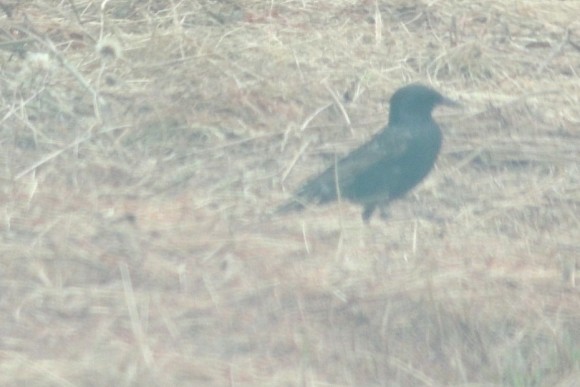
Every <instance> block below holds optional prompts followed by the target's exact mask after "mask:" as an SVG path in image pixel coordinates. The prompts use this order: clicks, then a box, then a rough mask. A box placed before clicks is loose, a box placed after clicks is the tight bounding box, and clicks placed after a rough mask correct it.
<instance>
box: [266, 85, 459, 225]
mask: <svg viewBox="0 0 580 387" xmlns="http://www.w3.org/2000/svg"><path fill="white" fill-rule="evenodd" d="M437 105H448V106H457V105H458V104H457V103H456V102H454V101H452V100H450V99H448V98H446V97H444V96H442V95H441V94H439V93H438V92H436V91H435V90H433V89H431V88H429V87H426V86H423V85H419V84H412V85H408V86H405V87H403V88H401V89H399V90H397V91H396V92H395V94H393V96H392V97H391V100H390V106H391V108H390V113H389V123H388V125H387V126H386V127H385V128H383V130H381V131H380V132H379V133H377V134H376V135H375V136H374V137H373V138H372V139H371V140H370V141H369V142H367V143H366V144H364V145H362V146H361V147H359V148H358V149H356V150H354V151H352V152H351V153H349V154H348V155H347V156H346V157H344V158H343V159H341V160H339V161H338V162H336V163H335V164H334V165H331V166H330V167H329V168H327V169H326V170H325V171H324V172H322V173H321V174H320V175H318V176H315V177H313V178H311V179H310V180H308V181H307V182H306V183H305V184H304V185H303V186H302V188H300V189H299V190H298V191H297V192H296V193H295V194H294V198H293V199H292V201H290V202H288V203H287V204H285V205H283V206H281V207H279V208H278V210H277V212H278V213H284V212H289V211H298V210H301V209H303V208H304V205H305V204H307V203H316V204H324V203H328V202H331V201H334V200H337V199H338V197H340V198H344V199H348V200H350V201H352V202H355V203H360V204H361V205H362V206H363V208H364V210H363V213H362V217H363V220H364V221H365V222H367V221H368V220H369V219H370V217H371V215H372V214H373V212H374V211H375V209H376V208H377V207H380V208H381V209H382V208H384V207H386V205H387V204H388V203H389V202H390V201H392V200H394V199H397V198H399V197H401V196H403V195H404V194H405V193H407V192H408V191H409V190H410V189H412V188H413V187H414V186H416V185H417V184H418V183H419V182H420V181H421V180H423V178H424V177H425V176H427V174H428V173H429V171H431V169H432V168H433V165H434V164H435V160H436V159H437V155H438V154H439V150H440V148H441V138H442V137H441V130H440V129H439V126H438V125H437V123H436V122H435V121H434V120H433V117H431V112H432V111H433V109H434V108H435V107H436V106H437ZM337 189H338V192H337Z"/></svg>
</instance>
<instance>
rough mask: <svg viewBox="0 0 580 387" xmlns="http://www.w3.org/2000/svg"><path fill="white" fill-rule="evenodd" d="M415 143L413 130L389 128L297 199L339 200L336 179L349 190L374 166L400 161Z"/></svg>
mask: <svg viewBox="0 0 580 387" xmlns="http://www.w3.org/2000/svg"><path fill="white" fill-rule="evenodd" d="M411 140H412V133H411V131H410V130H409V129H405V128H402V127H396V126H388V127H386V128H385V129H384V130H382V131H381V132H379V133H378V134H376V135H375V136H374V137H373V138H372V139H371V140H370V141H368V142H367V143H365V144H363V145H361V146H360V147H359V148H357V149H356V150H354V151H352V152H351V153H349V154H348V155H347V156H345V157H344V158H343V159H341V160H339V161H338V162H337V163H335V164H334V165H331V166H330V167H328V168H327V169H326V170H325V171H324V172H322V173H321V174H320V175H318V176H316V177H314V178H312V179H311V180H309V181H308V182H307V183H306V184H304V186H303V187H302V188H301V189H299V190H298V192H296V196H297V197H298V198H303V199H305V200H306V201H317V202H326V201H329V200H333V199H336V196H337V195H336V186H337V184H336V179H335V178H336V177H338V182H339V184H338V186H340V187H346V186H348V185H349V184H351V183H352V182H353V181H354V180H355V179H356V177H357V176H358V175H360V174H361V173H363V172H364V171H366V170H367V169H369V168H371V167H372V166H373V165H374V164H376V163H378V162H385V161H386V160H389V159H396V158H398V157H400V156H401V155H402V154H403V153H405V151H406V150H407V149H408V147H409V144H410V142H411Z"/></svg>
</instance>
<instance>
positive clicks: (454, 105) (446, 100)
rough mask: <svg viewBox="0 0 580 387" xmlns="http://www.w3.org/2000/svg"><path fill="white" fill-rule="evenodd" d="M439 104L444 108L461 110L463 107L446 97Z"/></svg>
mask: <svg viewBox="0 0 580 387" xmlns="http://www.w3.org/2000/svg"><path fill="white" fill-rule="evenodd" d="M439 104H441V105H444V106H449V107H452V108H462V107H463V105H462V104H460V103H459V102H457V101H454V100H452V99H450V98H447V97H443V98H442V99H441V102H439Z"/></svg>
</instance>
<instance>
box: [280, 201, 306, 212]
mask: <svg viewBox="0 0 580 387" xmlns="http://www.w3.org/2000/svg"><path fill="white" fill-rule="evenodd" d="M303 209H304V204H302V203H300V202H299V201H296V200H291V201H289V202H287V203H284V204H282V205H281V206H279V207H278V208H276V210H275V211H274V214H275V215H280V214H287V213H288V212H296V211H302V210H303Z"/></svg>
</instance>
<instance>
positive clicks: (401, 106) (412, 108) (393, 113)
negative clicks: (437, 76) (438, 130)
mask: <svg viewBox="0 0 580 387" xmlns="http://www.w3.org/2000/svg"><path fill="white" fill-rule="evenodd" d="M390 104H391V110H390V113H389V124H397V123H400V122H401V121H403V122H405V121H411V122H412V121H418V120H431V119H432V118H431V112H432V111H433V109H434V108H435V107H436V106H437V105H446V106H451V107H459V106H461V105H460V104H459V103H457V102H455V101H453V100H451V99H449V98H447V97H444V96H443V95H441V94H439V93H438V92H437V91H435V90H433V89H431V88H430V87H427V86H424V85H420V84H412V85H408V86H405V87H402V88H400V89H399V90H397V91H396V92H395V94H393V96H392V97H391V101H390Z"/></svg>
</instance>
